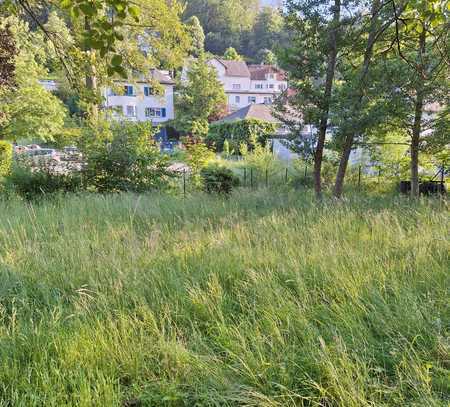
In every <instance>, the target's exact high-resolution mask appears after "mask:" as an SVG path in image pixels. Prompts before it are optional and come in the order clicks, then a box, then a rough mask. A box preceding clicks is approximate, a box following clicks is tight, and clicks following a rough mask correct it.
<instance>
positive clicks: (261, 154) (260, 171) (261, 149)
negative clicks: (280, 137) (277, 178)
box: [239, 133, 281, 177]
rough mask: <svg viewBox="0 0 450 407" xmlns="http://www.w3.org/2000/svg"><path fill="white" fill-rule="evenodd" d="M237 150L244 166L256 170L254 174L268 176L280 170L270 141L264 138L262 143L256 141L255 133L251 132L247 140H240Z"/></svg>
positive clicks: (279, 164)
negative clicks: (246, 141)
mask: <svg viewBox="0 0 450 407" xmlns="http://www.w3.org/2000/svg"><path fill="white" fill-rule="evenodd" d="M239 152H240V153H241V156H242V158H243V159H244V163H245V164H244V165H245V167H248V168H251V169H253V170H256V172H257V174H255V176H258V175H259V176H260V177H266V176H267V177H269V176H273V175H275V173H277V172H279V171H280V170H281V162H280V161H279V160H278V159H277V158H276V157H275V156H274V154H273V151H272V143H271V142H270V141H269V140H266V141H265V143H264V144H262V143H261V142H259V141H258V137H257V134H256V133H252V134H251V135H250V138H249V142H248V143H245V142H242V143H241V146H240V149H239Z"/></svg>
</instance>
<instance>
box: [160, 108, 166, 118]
mask: <svg viewBox="0 0 450 407" xmlns="http://www.w3.org/2000/svg"><path fill="white" fill-rule="evenodd" d="M161 116H162V117H166V108H165V107H163V108H162V109H161Z"/></svg>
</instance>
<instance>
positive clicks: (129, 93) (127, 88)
mask: <svg viewBox="0 0 450 407" xmlns="http://www.w3.org/2000/svg"><path fill="white" fill-rule="evenodd" d="M124 91H125V93H124V95H125V96H134V89H133V86H130V85H126V86H124Z"/></svg>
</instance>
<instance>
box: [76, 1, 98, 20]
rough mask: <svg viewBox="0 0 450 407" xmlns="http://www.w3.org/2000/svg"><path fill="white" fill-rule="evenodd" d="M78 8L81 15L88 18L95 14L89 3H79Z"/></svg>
mask: <svg viewBox="0 0 450 407" xmlns="http://www.w3.org/2000/svg"><path fill="white" fill-rule="evenodd" d="M79 8H80V10H81V11H82V12H83V14H85V15H86V16H89V17H92V16H93V15H94V14H95V13H96V9H95V7H94V6H93V5H92V4H90V3H81V4H80V6H79Z"/></svg>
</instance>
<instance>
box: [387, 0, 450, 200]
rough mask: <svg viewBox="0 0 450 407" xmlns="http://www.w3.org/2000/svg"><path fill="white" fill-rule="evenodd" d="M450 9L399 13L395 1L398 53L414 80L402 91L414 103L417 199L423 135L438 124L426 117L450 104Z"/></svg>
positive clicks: (434, 2) (422, 5) (419, 6)
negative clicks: (429, 110) (430, 108)
mask: <svg viewBox="0 0 450 407" xmlns="http://www.w3.org/2000/svg"><path fill="white" fill-rule="evenodd" d="M447 6H448V4H447V2H446V1H443V0H415V1H412V2H409V3H408V4H407V5H406V7H405V8H404V9H403V10H399V9H398V7H396V2H395V1H394V12H395V19H396V21H395V23H396V25H395V40H396V43H397V48H396V51H397V53H398V57H400V58H401V60H402V61H403V63H404V64H406V66H407V68H408V71H409V77H410V78H411V80H410V81H408V83H406V84H405V85H406V86H402V87H401V89H402V91H403V92H404V94H405V101H406V102H408V101H409V102H410V101H412V105H413V106H412V107H413V111H414V115H413V117H411V120H409V123H408V124H409V125H408V128H409V129H410V134H411V146H410V153H411V195H412V196H414V197H416V196H418V195H419V154H420V150H421V143H422V142H423V141H424V138H425V137H424V136H423V131H424V130H426V127H427V126H430V123H427V122H430V120H431V121H432V122H433V121H434V117H431V118H430V117H427V115H425V110H427V106H429V105H430V104H432V103H436V102H438V103H439V102H443V103H444V104H448V86H449V78H448V65H449V63H450V58H449V49H448V44H449V42H450V38H449V37H450V36H449V29H450V24H449V20H448V8H447ZM405 91H406V92H405ZM442 92H444V94H442ZM439 96H441V98H440V97H439ZM442 96H443V97H442ZM447 120H448V116H447ZM444 121H445V120H444Z"/></svg>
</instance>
